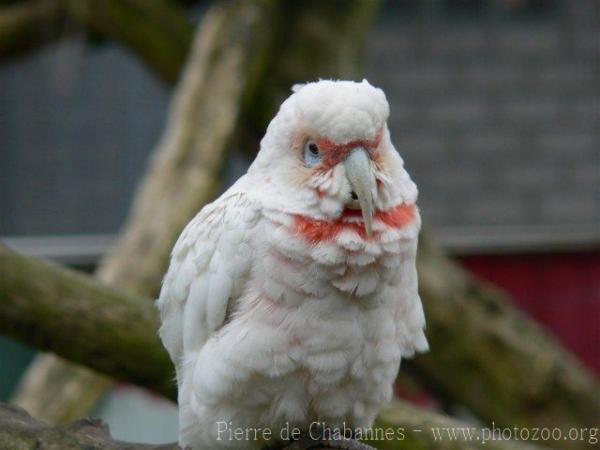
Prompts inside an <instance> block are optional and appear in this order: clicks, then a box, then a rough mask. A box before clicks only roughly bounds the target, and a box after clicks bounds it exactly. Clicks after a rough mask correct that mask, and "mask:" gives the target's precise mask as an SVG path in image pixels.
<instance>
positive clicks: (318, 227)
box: [293, 203, 415, 244]
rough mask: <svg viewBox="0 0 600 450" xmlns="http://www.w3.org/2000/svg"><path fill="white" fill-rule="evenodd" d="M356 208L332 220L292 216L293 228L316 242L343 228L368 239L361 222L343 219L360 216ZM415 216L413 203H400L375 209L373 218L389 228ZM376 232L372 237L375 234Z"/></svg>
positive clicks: (400, 226) (337, 232)
mask: <svg viewBox="0 0 600 450" xmlns="http://www.w3.org/2000/svg"><path fill="white" fill-rule="evenodd" d="M360 215H361V213H360V211H358V210H351V209H347V210H345V211H344V213H343V214H342V216H341V217H339V218H337V219H333V220H317V219H313V218H310V217H306V216H301V215H296V216H294V226H293V230H294V232H295V233H298V234H300V235H301V236H303V237H304V239H306V240H307V241H308V242H310V243H312V244H317V243H319V242H324V241H330V240H332V239H334V238H335V237H336V236H337V235H338V234H339V233H341V232H342V231H343V230H348V229H350V230H353V231H355V232H356V233H357V234H358V235H359V236H360V237H361V238H362V239H365V240H366V239H368V238H367V233H366V231H365V227H364V226H363V224H362V223H351V222H347V221H346V220H345V219H346V218H348V217H360ZM414 217H415V205H409V204H406V203H401V204H399V205H397V206H394V207H393V208H391V209H388V210H387V211H377V213H376V214H375V220H378V221H380V222H383V223H385V224H386V225H387V226H389V227H390V228H402V227H404V226H406V225H408V224H409V223H410V222H411V221H412V220H413V218H414ZM377 234H378V233H377V232H375V233H374V234H373V237H376V236H377Z"/></svg>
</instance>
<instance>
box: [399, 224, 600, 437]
mask: <svg viewBox="0 0 600 450" xmlns="http://www.w3.org/2000/svg"><path fill="white" fill-rule="evenodd" d="M424 236H425V237H424V239H422V240H421V241H422V242H421V246H420V249H419V254H418V272H419V285H420V291H421V297H422V299H423V302H424V306H425V315H426V317H427V336H428V338H429V341H430V346H431V351H430V352H429V353H428V354H425V355H420V356H419V357H417V358H415V360H414V361H409V364H408V366H409V367H410V368H412V369H414V370H415V372H416V375H417V376H418V378H420V379H421V380H422V381H424V382H426V384H428V385H430V386H433V387H434V388H435V389H436V390H437V391H438V392H440V393H442V395H443V396H444V397H446V398H449V399H450V400H452V401H454V402H456V403H459V404H463V405H466V406H467V407H468V408H470V409H471V410H472V411H473V412H474V413H475V414H476V415H478V416H479V417H480V418H481V419H483V420H484V421H486V422H488V423H492V422H495V423H496V424H498V425H502V426H515V425H517V426H538V427H550V428H552V427H566V428H568V427H594V426H598V423H600V385H599V383H598V380H597V378H596V377H595V376H594V375H592V374H591V373H590V372H589V371H588V370H587V369H586V368H585V367H583V365H582V364H581V363H580V362H579V361H578V360H577V359H576V358H575V357H574V356H573V355H572V354H571V353H570V352H568V351H566V350H565V349H564V348H563V347H562V346H561V345H560V344H559V343H558V342H557V341H556V339H554V337H552V336H551V335H550V334H549V333H548V332H546V331H545V330H544V329H543V328H542V327H541V326H540V325H538V324H537V323H535V322H534V321H533V320H531V319H529V318H527V317H525V315H524V314H522V313H521V312H519V311H518V310H517V309H516V308H515V307H514V306H512V305H511V303H510V301H509V299H508V298H507V296H506V295H504V294H502V293H501V292H499V291H498V290H497V289H495V288H493V287H491V286H489V285H487V284H484V283H481V282H478V281H476V280H474V279H473V278H472V277H471V276H469V275H468V274H467V273H466V272H465V271H464V270H462V269H460V268H459V267H458V266H457V265H456V264H454V263H452V262H451V261H450V260H449V259H448V257H447V256H445V255H444V254H443V253H442V252H441V250H440V249H439V248H437V247H436V246H435V245H433V244H432V243H431V242H430V241H429V240H427V234H425V235H424ZM577 446H583V447H585V442H573V443H570V448H575V447H577Z"/></svg>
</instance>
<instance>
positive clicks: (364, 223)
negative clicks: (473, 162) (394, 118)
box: [157, 81, 427, 449]
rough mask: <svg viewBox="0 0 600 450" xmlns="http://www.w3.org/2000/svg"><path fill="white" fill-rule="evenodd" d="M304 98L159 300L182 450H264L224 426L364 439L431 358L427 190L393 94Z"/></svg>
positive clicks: (343, 88)
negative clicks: (424, 354)
mask: <svg viewBox="0 0 600 450" xmlns="http://www.w3.org/2000/svg"><path fill="white" fill-rule="evenodd" d="M294 91H295V92H294V94H292V95H291V96H290V97H289V98H288V99H287V100H286V101H285V102H284V103H283V104H282V106H281V109H280V111H279V113H278V114H277V116H276V117H275V118H274V119H273V121H272V122H271V124H270V125H269V127H268V129H267V133H266V135H265V137H264V139H263V140H262V142H261V148H260V152H259V154H258V156H257V158H256V160H255V161H254V163H253V164H252V166H251V167H250V169H249V170H248V173H247V174H246V175H244V176H243V177H242V178H240V179H239V180H238V181H237V182H236V183H235V184H234V185H233V186H232V187H231V188H230V189H229V190H228V191H227V192H225V193H224V194H223V195H222V196H221V197H220V198H218V199H217V200H216V201H214V202H213V203H211V204H209V205H207V206H205V207H204V208H203V209H202V210H201V211H200V212H199V213H198V215H197V216H196V217H195V218H194V219H193V220H192V221H191V222H190V223H189V224H188V225H187V227H186V228H185V230H184V231H183V233H182V234H181V236H180V238H179V240H178V241H177V244H176V245H175V248H174V249H173V253H172V259H171V264H170V267H169V270H168V272H167V275H166V276H165V279H164V283H163V288H162V291H161V293H160V297H159V299H158V300H157V305H158V308H159V309H160V313H161V319H162V326H161V329H160V336H161V338H162V340H163V343H164V345H165V347H166V348H167V350H168V352H169V354H170V355H171V358H172V359H173V362H174V363H175V366H176V368H177V382H178V386H179V408H180V444H181V445H182V446H183V447H186V446H189V447H191V448H193V449H204V448H206V449H213V448H235V449H241V448H248V449H253V448H260V447H261V445H262V444H263V443H262V442H259V441H255V440H252V439H251V440H242V441H239V440H230V439H229V437H230V435H228V434H224V433H222V429H223V428H222V425H221V426H220V425H219V423H220V424H223V423H225V424H227V427H228V428H242V429H258V428H264V427H267V428H269V429H271V430H273V438H276V437H277V435H278V430H279V429H281V428H283V427H286V426H290V425H291V426H293V427H298V428H300V429H305V430H306V429H308V428H309V426H310V424H311V423H312V422H315V421H320V422H323V421H324V422H326V423H327V424H328V425H330V426H332V427H336V426H342V425H343V424H345V425H346V426H347V427H351V428H366V427H369V426H371V424H372V422H373V420H374V418H375V416H376V414H377V413H378V411H379V409H380V407H381V406H382V405H383V404H384V403H386V402H387V401H389V400H390V399H391V396H392V385H393V382H394V379H395V377H396V374H397V371H398V368H399V365H400V359H401V358H402V357H409V356H411V355H412V354H413V353H414V352H415V351H424V350H426V349H427V341H426V338H425V336H424V334H423V329H424V325H425V319H424V316H423V310H422V306H421V301H420V299H419V295H418V292H417V273H416V268H415V254H416V250H417V237H418V232H419V228H420V217H419V214H418V210H417V209H416V206H415V202H416V198H417V189H416V186H415V185H414V183H413V182H412V181H411V180H410V177H409V176H408V174H407V172H406V171H405V170H404V167H403V162H402V159H401V157H400V155H399V154H398V153H397V152H396V150H395V149H394V147H393V145H392V143H391V141H390V136H389V131H388V129H387V125H386V120H387V117H388V112H389V107H388V104H387V101H386V99H385V95H384V94H383V92H382V91H381V90H380V89H376V88H374V87H372V86H371V85H370V84H369V83H368V82H366V81H363V82H362V83H354V82H349V81H319V82H316V83H309V84H306V85H301V86H297V87H295V90H294ZM315 149H316V150H315ZM371 229H372V230H371Z"/></svg>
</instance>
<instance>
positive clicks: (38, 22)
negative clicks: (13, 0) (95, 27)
mask: <svg viewBox="0 0 600 450" xmlns="http://www.w3.org/2000/svg"><path fill="white" fill-rule="evenodd" d="M64 17H65V15H64V8H63V7H62V5H61V2H60V1H59V0H31V1H28V2H24V3H17V4H10V5H8V6H3V7H2V8H0V58H6V57H11V56H15V55H19V54H22V53H24V52H27V51H29V50H31V49H33V48H36V47H38V46H39V45H41V44H43V43H45V42H48V41H50V40H53V39H56V38H57V37H58V35H59V34H60V31H61V29H62V28H63V26H62V25H63V22H64Z"/></svg>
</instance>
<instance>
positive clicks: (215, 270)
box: [156, 189, 259, 372]
mask: <svg viewBox="0 0 600 450" xmlns="http://www.w3.org/2000/svg"><path fill="white" fill-rule="evenodd" d="M258 217H259V209H258V207H257V206H256V204H255V203H254V202H252V201H251V200H250V198H249V197H248V195H247V194H246V193H244V192H243V191H242V190H239V189H237V190H236V189H233V190H230V191H228V192H226V193H225V194H224V195H223V196H221V197H220V198H219V199H217V200H216V201H215V202H213V203H211V204H210V205H207V206H206V207H204V208H203V209H202V210H201V211H200V212H199V213H198V215H197V216H196V217H195V218H194V219H192V221H191V222H190V223H189V224H188V225H187V227H186V228H185V229H184V231H183V233H182V234H181V236H180V237H179V239H178V241H177V243H176V244H175V247H174V248H173V252H172V254H171V264H170V266H169V270H168V272H167V274H166V276H165V279H164V281H163V286H162V289H161V292H160V296H159V298H158V300H157V302H156V304H157V307H158V309H159V310H160V316H161V322H162V325H161V328H160V337H161V339H162V341H163V344H164V346H165V347H166V349H167V351H168V352H169V354H170V356H171V359H172V360H173V362H174V364H175V366H176V368H177V371H178V372H179V371H180V370H179V369H180V367H181V364H182V358H183V356H184V355H186V354H189V352H195V351H198V350H200V349H201V348H202V346H203V345H204V343H205V342H206V340H207V339H208V338H209V337H210V336H211V335H212V334H213V333H214V332H215V331H216V330H218V329H219V328H220V327H221V326H222V325H223V323H224V322H225V320H226V316H227V311H228V306H229V307H231V305H230V300H231V299H235V298H236V297H237V296H239V294H240V291H241V289H242V288H243V286H244V284H245V282H246V278H247V274H248V272H249V268H250V260H251V257H252V251H251V247H250V238H251V234H252V231H253V229H254V227H255V226H256V223H257V222H258Z"/></svg>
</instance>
